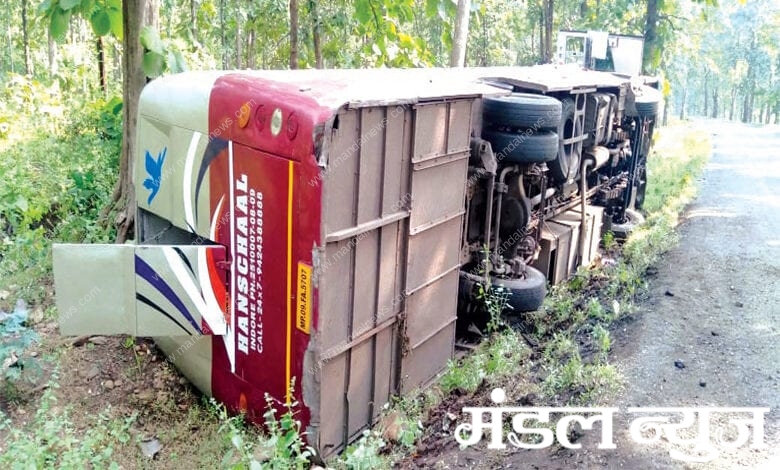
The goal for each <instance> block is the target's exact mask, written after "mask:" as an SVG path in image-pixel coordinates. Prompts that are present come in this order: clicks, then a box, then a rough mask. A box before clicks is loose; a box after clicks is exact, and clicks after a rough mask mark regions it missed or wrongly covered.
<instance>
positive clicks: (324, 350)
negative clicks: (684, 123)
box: [53, 65, 659, 456]
mask: <svg viewBox="0 0 780 470" xmlns="http://www.w3.org/2000/svg"><path fill="white" fill-rule="evenodd" d="M658 101H659V97H658V93H657V91H656V90H655V89H654V88H653V87H652V86H648V85H647V83H646V82H644V81H636V80H632V79H629V78H626V77H623V76H618V75H615V74H612V73H605V72H596V71H589V70H582V69H581V68H580V67H576V66H574V67H569V66H553V65H545V66H536V67H509V68H487V69H462V70H451V69H415V70H329V71H320V70H301V71H264V72H259V71H258V72H250V71H241V72H219V73H216V72H214V73H210V72H189V73H185V74H180V75H173V76H168V77H163V78H159V79H157V80H154V81H153V82H151V83H150V84H148V85H147V86H146V88H145V89H144V91H143V94H142V96H141V103H140V111H139V116H138V126H139V127H138V154H137V155H136V156H135V157H136V158H135V170H134V171H135V186H136V193H137V206H138V209H137V210H138V212H137V219H136V220H137V222H136V240H135V241H134V243H128V244H124V245H56V246H55V247H54V252H53V255H54V271H55V289H56V296H57V306H58V308H59V311H60V327H61V332H62V334H65V335H72V334H130V335H137V336H149V337H154V338H155V341H156V342H157V344H158V345H159V347H160V348H161V349H162V350H163V351H164V352H165V353H166V354H167V355H168V357H169V360H170V361H171V362H172V363H173V364H175V365H176V367H177V368H179V369H180V370H181V371H182V373H183V374H184V375H186V376H187V377H188V378H189V379H190V380H191V382H192V383H193V384H194V385H195V386H197V387H198V388H199V389H200V390H202V391H203V392H204V393H205V394H208V395H211V396H214V397H216V398H217V399H218V400H220V401H222V402H224V403H225V404H226V405H227V406H228V407H230V408H231V409H232V410H235V411H244V412H246V413H247V416H248V418H249V419H251V420H254V421H257V422H261V421H262V415H263V412H264V409H265V407H266V400H265V398H264V396H265V394H266V393H267V394H270V395H271V396H273V397H274V398H276V399H277V400H279V402H280V403H284V402H288V403H292V402H297V403H298V410H299V414H298V417H299V418H300V419H301V421H302V423H303V426H304V429H305V431H306V432H307V434H306V438H307V440H308V441H309V443H310V444H311V445H313V446H314V447H315V448H317V449H318V450H319V452H320V454H321V455H322V456H328V455H330V454H333V453H334V452H337V451H339V450H340V449H343V448H344V446H345V445H346V444H347V443H348V442H349V441H350V440H351V439H353V438H355V437H356V436H357V435H359V433H360V432H361V430H363V429H364V428H365V427H366V426H369V425H370V424H371V423H372V422H374V421H375V420H376V419H377V417H378V416H379V414H380V411H381V410H382V406H383V404H385V403H387V402H388V401H389V400H390V398H391V397H392V396H393V395H396V394H405V393H408V392H410V391H413V390H415V389H418V388H420V387H422V386H425V385H426V384H428V383H429V382H430V381H431V380H432V379H434V378H435V377H436V375H437V374H438V373H439V372H440V371H441V370H442V369H443V368H444V367H445V365H446V363H447V361H448V360H449V359H450V358H451V357H452V355H453V350H454V344H455V338H456V325H457V324H463V323H464V322H465V323H469V322H472V321H475V320H474V319H473V318H471V317H470V316H471V315H477V314H476V313H474V312H475V311H476V310H477V309H475V308H473V304H474V299H473V291H474V289H473V286H474V285H475V284H476V283H491V284H494V285H500V286H503V287H504V288H505V289H507V291H508V292H509V304H510V305H511V307H512V308H513V309H514V310H515V311H516V312H522V311H530V310H534V309H536V308H538V307H539V305H540V303H541V301H542V299H543V297H544V295H545V290H546V286H547V285H548V284H549V283H556V282H560V281H561V280H563V279H565V278H566V277H567V276H568V275H570V274H571V273H572V272H573V271H574V270H575V269H576V268H577V267H578V266H579V265H582V264H587V263H589V262H590V260H592V259H593V258H594V257H595V256H596V253H597V249H598V242H599V239H600V236H601V234H602V232H603V231H605V230H612V231H615V232H617V233H625V232H627V231H628V230H629V229H630V227H631V226H633V224H635V223H636V222H637V220H638V218H639V217H640V216H639V215H638V212H637V209H639V208H641V205H642V200H643V196H644V192H645V187H646V177H645V174H646V172H645V163H646V160H647V156H648V151H649V145H650V140H651V136H652V132H653V126H654V123H655V120H656V114H657V110H658ZM95 287H99V289H100V290H99V292H100V294H99V295H97V296H94V298H93V299H92V300H91V301H90V302H89V303H88V304H87V305H80V303H79V302H78V299H80V298H83V296H84V293H85V292H90V291H93V290H94V288H95ZM291 384H294V386H291Z"/></svg>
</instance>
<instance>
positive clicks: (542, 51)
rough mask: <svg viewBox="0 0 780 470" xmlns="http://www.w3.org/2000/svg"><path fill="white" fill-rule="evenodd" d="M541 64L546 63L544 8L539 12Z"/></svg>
mask: <svg viewBox="0 0 780 470" xmlns="http://www.w3.org/2000/svg"><path fill="white" fill-rule="evenodd" d="M539 63H540V64H543V63H544V8H542V10H541V11H539Z"/></svg>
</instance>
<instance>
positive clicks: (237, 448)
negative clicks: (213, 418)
mask: <svg viewBox="0 0 780 470" xmlns="http://www.w3.org/2000/svg"><path fill="white" fill-rule="evenodd" d="M265 401H266V412H265V414H264V415H263V418H264V421H265V433H264V434H263V435H262V436H261V437H260V439H259V440H257V439H255V438H254V437H253V436H251V435H250V434H249V433H247V430H246V427H245V425H244V421H243V417H242V416H233V417H230V416H228V414H227V411H226V409H225V407H224V405H221V404H218V403H217V402H216V401H214V400H213V399H212V406H213V407H214V409H215V410H216V412H217V413H218V415H219V419H220V421H221V422H222V425H221V426H220V432H221V433H224V434H225V435H226V436H227V438H228V439H229V440H230V443H231V445H232V450H231V451H230V452H228V453H227V454H225V456H224V458H223V459H222V464H221V467H222V468H230V469H234V470H239V469H247V468H248V469H252V470H254V469H261V468H262V469H269V470H287V469H304V468H308V466H309V459H310V458H311V457H312V456H313V455H314V449H313V448H311V447H310V446H308V445H306V443H305V442H304V441H303V436H304V433H303V432H301V422H300V421H298V420H297V419H295V415H296V411H295V410H296V408H297V407H298V403H297V402H295V401H293V402H291V403H280V402H278V401H277V400H275V399H274V398H272V397H271V396H270V395H268V394H266V396H265ZM277 408H281V409H282V410H283V413H282V414H281V415H278V411H277Z"/></svg>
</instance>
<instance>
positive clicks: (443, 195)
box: [409, 152, 469, 234]
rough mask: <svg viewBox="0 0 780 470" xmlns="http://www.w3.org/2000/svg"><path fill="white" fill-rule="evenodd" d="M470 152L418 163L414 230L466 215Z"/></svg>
mask: <svg viewBox="0 0 780 470" xmlns="http://www.w3.org/2000/svg"><path fill="white" fill-rule="evenodd" d="M468 158H469V154H468V152H459V153H456V154H453V155H448V156H445V157H440V158H438V159H436V160H428V161H426V162H424V164H415V168H414V174H413V177H412V192H411V194H412V213H411V217H410V221H409V223H410V225H411V227H410V232H411V233H412V234H415V233H417V232H419V231H421V230H424V229H425V228H426V227H429V226H431V225H434V224H436V223H439V222H442V221H444V220H447V219H448V218H452V217H455V216H458V215H460V214H463V212H464V208H463V204H464V202H463V201H464V200H465V191H466V175H467V173H468Z"/></svg>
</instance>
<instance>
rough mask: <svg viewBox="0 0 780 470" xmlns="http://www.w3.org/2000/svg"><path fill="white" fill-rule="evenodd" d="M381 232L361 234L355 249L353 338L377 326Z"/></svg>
mask: <svg viewBox="0 0 780 470" xmlns="http://www.w3.org/2000/svg"><path fill="white" fill-rule="evenodd" d="M380 230H381V229H378V230H371V231H370V232H366V233H364V234H361V237H359V238H358V240H359V241H358V242H357V244H356V245H355V247H354V251H355V267H354V269H355V273H354V277H353V279H354V282H355V288H354V291H353V292H354V296H355V297H354V301H353V303H352V325H351V326H352V336H357V335H360V334H362V333H363V332H364V331H366V330H369V329H371V328H373V327H374V326H375V325H376V316H377V314H376V305H377V292H378V290H379V289H378V285H377V284H378V280H379V243H380V241H381V237H380Z"/></svg>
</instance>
